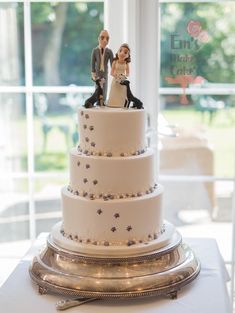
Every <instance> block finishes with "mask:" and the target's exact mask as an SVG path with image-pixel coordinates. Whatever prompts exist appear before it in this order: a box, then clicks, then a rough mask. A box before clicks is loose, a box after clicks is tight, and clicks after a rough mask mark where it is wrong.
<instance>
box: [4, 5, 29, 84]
mask: <svg viewBox="0 0 235 313" xmlns="http://www.w3.org/2000/svg"><path fill="white" fill-rule="evenodd" d="M0 68H1V71H0V85H3V86H18V85H24V82H25V79H24V77H25V76H24V35H23V4H22V3H17V2H15V3H14V2H12V3H7V2H5V3H4V2H3V3H0Z"/></svg>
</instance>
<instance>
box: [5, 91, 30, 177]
mask: <svg viewBox="0 0 235 313" xmlns="http://www.w3.org/2000/svg"><path fill="white" fill-rule="evenodd" d="M0 111H1V114H0V152H1V153H0V171H1V173H2V174H3V175H5V176H7V175H10V174H11V173H14V172H24V171H26V170H27V163H28V162H27V126H26V107H25V96H24V95H22V94H0Z"/></svg>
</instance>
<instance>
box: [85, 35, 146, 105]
mask: <svg viewBox="0 0 235 313" xmlns="http://www.w3.org/2000/svg"><path fill="white" fill-rule="evenodd" d="M98 40H99V46H98V47H96V48H95V49H93V51H92V55H91V69H92V72H91V75H92V79H93V81H95V84H96V88H95V91H94V93H93V94H92V95H91V96H90V97H89V98H88V99H87V100H86V101H85V104H84V106H85V108H92V107H94V105H95V104H96V105H98V106H103V105H105V100H106V95H107V81H108V62H109V61H110V64H112V69H111V75H112V76H113V80H112V84H111V90H110V94H109V99H108V103H107V106H109V107H114V108H127V109H128V108H129V107H130V103H131V102H132V103H133V105H132V108H137V109H142V108H143V103H142V102H141V101H140V100H139V99H137V98H136V97H134V96H133V94H132V92H131V89H130V81H129V80H127V77H128V76H129V72H130V70H129V63H130V62H131V56H130V48H129V46H128V44H126V43H124V44H122V45H121V46H120V48H119V50H118V52H117V53H116V56H115V58H114V59H113V53H112V50H111V49H109V48H106V46H107V44H108V41H109V34H108V32H107V30H102V31H101V32H100V35H99V37H98Z"/></svg>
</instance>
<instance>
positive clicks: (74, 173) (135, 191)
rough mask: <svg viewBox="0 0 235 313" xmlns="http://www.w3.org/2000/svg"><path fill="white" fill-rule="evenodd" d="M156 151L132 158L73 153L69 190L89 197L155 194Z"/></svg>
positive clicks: (123, 196)
mask: <svg viewBox="0 0 235 313" xmlns="http://www.w3.org/2000/svg"><path fill="white" fill-rule="evenodd" d="M155 187H156V184H155V181H154V152H153V150H151V149H148V150H147V151H146V152H145V153H143V154H141V155H136V156H130V157H110V158H109V157H102V156H86V155H84V154H82V153H80V152H78V151H77V150H76V149H75V148H73V149H72V150H71V152H70V183H69V191H70V192H72V193H74V194H76V195H80V196H84V197H90V198H104V197H109V198H110V197H111V198H118V199H119V198H126V197H135V196H142V195H144V194H148V193H151V192H153V190H154V188H155Z"/></svg>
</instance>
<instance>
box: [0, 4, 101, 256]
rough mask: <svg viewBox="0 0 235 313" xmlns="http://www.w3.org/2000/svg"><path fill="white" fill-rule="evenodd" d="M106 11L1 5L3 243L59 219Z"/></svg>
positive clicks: (82, 7) (83, 7)
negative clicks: (94, 50) (78, 120)
mask: <svg viewBox="0 0 235 313" xmlns="http://www.w3.org/2000/svg"><path fill="white" fill-rule="evenodd" d="M103 15H104V4H103V1H69V2H59V1H56V2H46V1H43V2H35V1H32V2H29V1H19V2H18V1H7V2H1V3H0V46H1V49H0V50H1V52H0V64H1V73H0V110H1V114H0V152H1V153H0V171H1V173H3V174H1V178H0V179H1V181H0V194H1V205H0V225H1V227H0V243H4V242H9V243H10V242H14V241H19V242H20V241H23V240H28V239H33V238H35V236H36V235H37V234H39V233H40V232H42V231H48V230H49V229H50V228H51V227H52V225H54V224H55V222H56V221H59V220H60V219H61V213H60V189H61V186H62V185H63V184H67V183H68V177H67V174H66V173H67V169H68V153H66V152H67V151H69V149H70V148H71V147H72V146H74V145H75V143H76V142H77V139H78V138H77V125H76V110H77V107H78V106H80V105H82V104H83V102H84V98H85V97H86V96H87V93H90V92H91V91H92V90H93V83H92V81H91V79H90V53H91V50H92V48H93V47H95V46H96V45H97V33H99V31H100V29H102V28H103ZM88 39H89V40H88ZM6 253H7V252H6Z"/></svg>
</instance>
